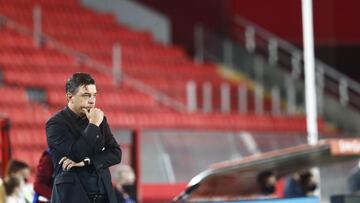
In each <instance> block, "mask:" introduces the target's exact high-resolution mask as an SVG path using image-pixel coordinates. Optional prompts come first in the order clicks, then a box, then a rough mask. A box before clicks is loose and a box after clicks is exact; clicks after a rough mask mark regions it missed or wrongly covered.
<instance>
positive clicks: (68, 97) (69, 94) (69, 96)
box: [66, 92, 72, 101]
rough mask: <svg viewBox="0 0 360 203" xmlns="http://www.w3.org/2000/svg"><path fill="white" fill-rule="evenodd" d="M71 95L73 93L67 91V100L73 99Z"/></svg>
mask: <svg viewBox="0 0 360 203" xmlns="http://www.w3.org/2000/svg"><path fill="white" fill-rule="evenodd" d="M71 97H72V94H71V93H69V92H68V93H66V100H67V101H70V99H71Z"/></svg>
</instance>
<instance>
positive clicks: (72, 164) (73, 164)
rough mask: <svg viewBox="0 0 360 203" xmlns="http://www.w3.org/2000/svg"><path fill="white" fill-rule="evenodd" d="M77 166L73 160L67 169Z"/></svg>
mask: <svg viewBox="0 0 360 203" xmlns="http://www.w3.org/2000/svg"><path fill="white" fill-rule="evenodd" d="M74 166H75V163H74V162H71V163H70V164H69V165H67V166H66V170H67V171H68V170H70V169H71V168H72V167H74Z"/></svg>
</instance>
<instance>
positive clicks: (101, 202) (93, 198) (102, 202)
mask: <svg viewBox="0 0 360 203" xmlns="http://www.w3.org/2000/svg"><path fill="white" fill-rule="evenodd" d="M89 199H90V202H91V203H108V199H107V196H106V195H89Z"/></svg>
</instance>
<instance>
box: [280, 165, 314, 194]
mask: <svg viewBox="0 0 360 203" xmlns="http://www.w3.org/2000/svg"><path fill="white" fill-rule="evenodd" d="M316 188H317V182H316V180H315V177H314V175H313V174H312V173H311V171H309V170H305V171H301V172H299V173H295V174H294V175H293V176H292V177H290V178H288V180H287V181H286V185H285V194H284V196H285V197H286V198H291V197H306V196H311V195H313V194H314V191H315V190H316Z"/></svg>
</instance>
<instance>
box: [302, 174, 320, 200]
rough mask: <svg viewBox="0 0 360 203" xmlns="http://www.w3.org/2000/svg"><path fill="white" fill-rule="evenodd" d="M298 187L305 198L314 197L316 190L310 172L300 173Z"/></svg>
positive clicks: (313, 178) (315, 184)
mask: <svg viewBox="0 0 360 203" xmlns="http://www.w3.org/2000/svg"><path fill="white" fill-rule="evenodd" d="M299 185H300V188H301V190H302V191H303V192H304V194H305V196H311V195H314V191H315V190H316V188H317V183H316V181H315V177H314V175H313V174H312V173H311V172H310V171H304V172H302V173H300V180H299Z"/></svg>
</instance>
